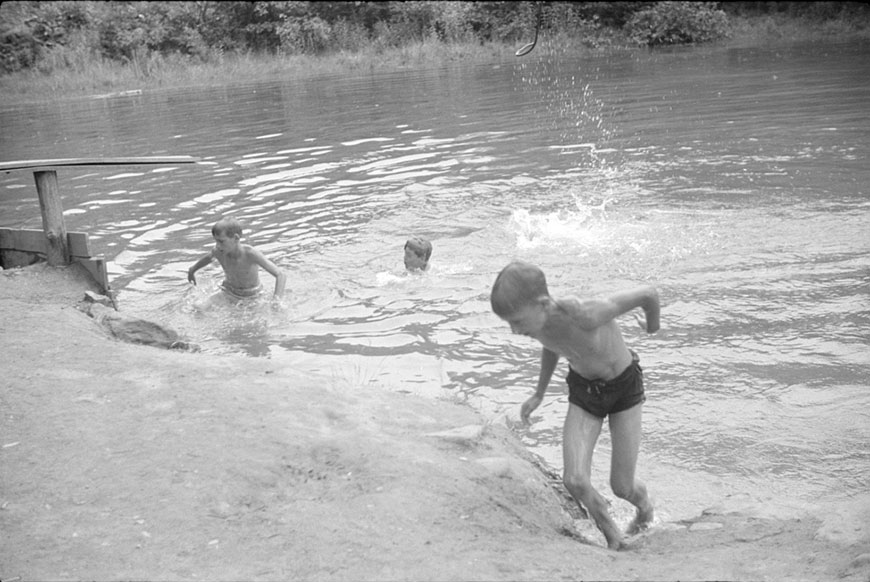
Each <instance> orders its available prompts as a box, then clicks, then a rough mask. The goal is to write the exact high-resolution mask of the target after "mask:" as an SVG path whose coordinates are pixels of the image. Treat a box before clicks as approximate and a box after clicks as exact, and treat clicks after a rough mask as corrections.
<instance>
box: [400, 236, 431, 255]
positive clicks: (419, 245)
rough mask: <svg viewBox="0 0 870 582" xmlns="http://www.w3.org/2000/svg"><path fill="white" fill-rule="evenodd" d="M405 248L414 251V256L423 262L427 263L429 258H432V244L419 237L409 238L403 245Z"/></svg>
mask: <svg viewBox="0 0 870 582" xmlns="http://www.w3.org/2000/svg"><path fill="white" fill-rule="evenodd" d="M405 248H406V249H411V250H412V251H414V254H415V255H417V256H418V257H420V258H422V259H423V260H424V261H428V260H429V257H431V256H432V243H430V242H429V241H428V240H426V239H424V238H421V237H419V236H412V237H411V238H409V239H408V241H407V242H406V243H405Z"/></svg>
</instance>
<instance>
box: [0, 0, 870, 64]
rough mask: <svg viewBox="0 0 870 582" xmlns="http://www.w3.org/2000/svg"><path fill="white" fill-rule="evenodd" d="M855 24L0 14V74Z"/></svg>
mask: <svg viewBox="0 0 870 582" xmlns="http://www.w3.org/2000/svg"><path fill="white" fill-rule="evenodd" d="M783 13H785V14H789V15H790V16H793V17H805V18H813V19H817V20H820V21H821V20H826V19H833V18H841V19H842V18H850V17H854V16H858V17H860V18H864V19H866V18H867V16H868V13H870V12H868V8H867V7H866V6H865V4H864V3H863V2H539V1H531V2H459V1H456V2H451V1H407V2H401V1H399V2H239V1H227V2H222V1H191V2H127V1H111V2H101V1H17V2H8V1H7V2H3V3H2V4H0V74H8V73H11V72H15V71H21V70H26V69H34V70H41V71H44V72H46V73H48V72H51V71H52V70H53V69H55V68H58V67H62V68H75V67H76V66H79V65H84V64H86V63H91V62H93V61H94V60H98V61H99V60H110V61H118V62H122V63H135V62H137V61H140V62H141V61H143V60H148V59H152V58H154V57H155V56H158V57H160V58H164V59H171V58H176V59H198V60H200V61H203V62H208V61H210V60H214V59H218V58H221V57H222V56H223V55H224V54H226V53H274V54H324V53H329V52H340V51H348V52H356V51H360V50H362V49H372V48H374V49H375V50H377V49H386V48H390V47H400V46H405V45H409V44H412V43H419V42H433V41H434V42H443V43H468V42H475V43H485V42H504V43H517V42H521V41H523V40H524V39H528V38H529V37H530V35H532V34H533V31H534V29H535V27H536V26H538V27H540V31H541V33H542V34H544V33H546V34H551V35H565V37H566V38H572V39H578V40H580V41H581V42H584V43H587V44H590V45H592V46H595V45H597V44H600V43H603V42H607V41H606V40H605V39H608V38H610V39H612V38H615V37H616V38H619V39H620V40H621V42H626V43H637V44H646V45H661V44H681V43H698V42H706V41H711V40H716V39H719V38H723V37H726V36H727V35H728V34H729V25H730V19H731V18H733V17H735V16H742V17H745V16H753V15H770V14H783Z"/></svg>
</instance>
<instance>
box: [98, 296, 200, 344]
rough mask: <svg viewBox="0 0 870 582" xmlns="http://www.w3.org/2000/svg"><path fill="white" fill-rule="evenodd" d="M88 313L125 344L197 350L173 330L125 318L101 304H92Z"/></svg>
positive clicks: (148, 322)
mask: <svg viewBox="0 0 870 582" xmlns="http://www.w3.org/2000/svg"><path fill="white" fill-rule="evenodd" d="M87 313H88V315H90V316H91V317H93V318H94V320H96V322H97V323H99V324H100V326H101V327H103V328H104V329H106V330H107V331H108V332H109V333H110V334H112V336H114V337H115V338H117V339H119V340H122V341H125V342H130V343H134V344H141V345H146V346H154V347H158V348H165V349H173V350H174V349H181V350H194V351H195V350H196V349H197V348H196V346H193V345H191V344H189V343H188V342H186V341H184V340H183V339H181V337H179V335H178V333H177V332H176V331H175V330H173V329H170V328H168V327H164V326H162V325H160V324H157V323H154V322H153V321H147V320H145V319H140V318H138V317H124V316H122V315H119V314H118V313H117V312H115V311H114V310H112V309H109V308H107V307H105V306H104V305H102V304H101V303H92V304H90V305H89V306H88V308H87Z"/></svg>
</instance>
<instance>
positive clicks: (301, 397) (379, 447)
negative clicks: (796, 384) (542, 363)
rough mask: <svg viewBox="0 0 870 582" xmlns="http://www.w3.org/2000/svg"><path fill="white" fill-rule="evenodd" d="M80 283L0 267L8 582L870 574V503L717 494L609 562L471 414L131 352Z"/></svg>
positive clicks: (522, 457) (231, 360) (536, 475)
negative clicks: (770, 508)
mask: <svg viewBox="0 0 870 582" xmlns="http://www.w3.org/2000/svg"><path fill="white" fill-rule="evenodd" d="M86 287H87V283H86V282H85V281H84V280H83V279H82V278H81V277H80V276H79V273H77V272H76V271H75V270H74V269H72V268H69V269H51V268H48V267H46V266H44V265H35V266H32V267H28V268H25V269H14V270H10V271H3V272H0V322H2V323H0V327H2V340H0V341H2V344H0V345H2V353H3V356H2V362H3V363H2V378H3V384H4V388H3V391H2V393H0V398H2V401H0V405H2V410H3V423H2V425H0V445H2V448H0V455H2V456H0V463H2V467H3V470H2V477H0V529H2V532H3V535H2V541H0V579H2V580H4V581H6V580H15V579H21V580H79V579H89V580H126V579H148V580H188V579H189V580H195V579H198V580H201V579H208V580H286V579H300V580H557V579H571V580H580V579H583V580H602V579H608V580H636V579H641V580H677V579H692V580H763V579H771V580H822V579H834V578H839V579H843V580H861V581H867V580H870V530H868V526H867V523H868V521H870V503H868V499H870V498H867V497H865V498H863V499H858V500H855V503H854V505H853V506H849V507H842V508H840V511H839V514H837V515H829V516H828V517H827V518H826V516H825V515H819V514H818V513H815V514H814V513H812V512H808V514H807V515H806V516H804V517H802V518H800V519H770V518H767V517H765V516H763V515H762V514H760V513H759V512H757V511H753V510H752V509H751V508H736V507H728V506H727V504H725V505H723V504H721V503H716V502H711V509H710V510H708V511H705V512H704V513H702V514H701V515H698V516H697V517H696V518H693V519H691V520H684V521H681V522H677V523H667V524H659V525H658V526H657V527H656V528H654V530H653V531H652V532H651V533H650V534H648V535H647V536H645V537H644V539H643V540H641V543H640V544H639V547H638V549H636V550H634V551H631V552H620V553H615V552H611V551H608V550H606V549H605V548H603V547H601V546H600V545H597V544H596V543H595V541H594V540H590V539H589V538H588V537H586V538H584V536H583V531H588V529H587V528H586V526H588V524H585V525H584V524H582V523H580V524H577V523H575V522H574V520H573V519H572V516H571V515H569V513H568V512H567V511H566V510H565V507H564V506H563V504H562V502H561V500H560V496H559V494H558V492H557V491H556V489H555V488H554V486H553V484H552V482H551V481H550V480H548V478H547V475H546V474H545V473H543V472H542V471H540V470H539V469H538V468H536V466H535V462H534V459H533V457H532V456H531V455H530V454H529V453H528V452H527V451H526V450H525V449H524V448H523V446H522V445H521V444H520V442H519V439H518V438H516V436H515V435H513V434H512V433H511V432H510V430H508V429H507V428H506V427H503V426H497V425H491V424H489V423H487V422H485V421H484V420H483V419H482V418H480V417H479V416H478V415H477V414H476V413H475V412H474V411H472V410H471V409H470V408H469V407H466V406H463V405H460V404H456V403H453V402H448V401H440V400H433V399H425V398H422V397H418V396H414V395H411V394H402V393H398V392H387V391H384V390H382V389H376V388H372V387H368V386H356V385H351V384H350V383H348V384H347V385H341V383H340V382H336V380H335V378H326V377H323V376H322V375H317V374H313V373H311V372H309V371H306V370H302V369H299V370H290V369H286V368H280V367H278V366H276V365H275V364H274V363H273V362H272V361H270V360H269V359H254V358H245V357H241V356H238V357H236V356H216V355H208V354H199V353H190V352H184V351H177V350H164V349H159V348H154V347H147V346H139V345H133V344H129V343H125V342H120V341H118V340H115V339H113V338H111V337H109V336H108V334H107V333H106V332H105V330H104V329H102V328H101V327H100V326H99V325H98V324H97V323H96V322H95V320H94V319H92V318H90V317H88V316H87V315H86V314H85V313H83V312H82V311H80V310H79V309H77V305H78V304H79V302H80V300H81V298H82V296H83V292H84V290H85V289H86ZM122 310H123V306H122ZM122 312H123V311H122ZM714 501H715V500H714ZM720 501H721V500H720ZM713 507H715V509H713ZM578 526H579V527H578Z"/></svg>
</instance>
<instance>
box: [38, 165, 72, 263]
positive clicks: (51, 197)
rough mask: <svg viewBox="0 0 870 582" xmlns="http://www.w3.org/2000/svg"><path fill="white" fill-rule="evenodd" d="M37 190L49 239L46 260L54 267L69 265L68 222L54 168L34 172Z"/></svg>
mask: <svg viewBox="0 0 870 582" xmlns="http://www.w3.org/2000/svg"><path fill="white" fill-rule="evenodd" d="M33 177H34V179H35V180H36V192H37V194H38V195H39V210H40V212H41V213H42V228H43V230H44V231H45V237H46V239H48V251H47V252H46V260H47V261H48V264H49V265H50V266H52V267H59V266H60V265H69V243H68V242H67V238H66V224H65V223H64V221H63V205H62V204H61V201H60V190H59V189H58V187H57V172H55V171H53V170H45V171H42V170H40V171H36V172H33Z"/></svg>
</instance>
